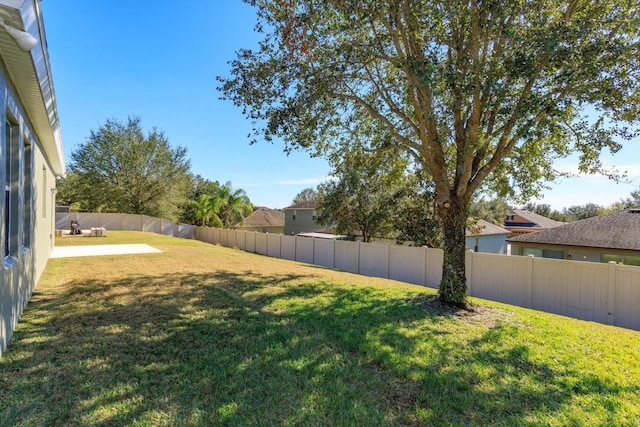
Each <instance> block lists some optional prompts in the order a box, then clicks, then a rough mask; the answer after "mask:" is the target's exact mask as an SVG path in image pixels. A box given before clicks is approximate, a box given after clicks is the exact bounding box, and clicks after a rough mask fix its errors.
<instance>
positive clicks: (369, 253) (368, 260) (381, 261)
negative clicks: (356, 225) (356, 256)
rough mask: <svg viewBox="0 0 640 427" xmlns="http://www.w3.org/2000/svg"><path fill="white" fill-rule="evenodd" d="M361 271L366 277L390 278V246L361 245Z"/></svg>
mask: <svg viewBox="0 0 640 427" xmlns="http://www.w3.org/2000/svg"><path fill="white" fill-rule="evenodd" d="M359 271H360V274H364V275H365V276H372V277H389V245H382V244H377V243H363V244H361V245H360V268H359Z"/></svg>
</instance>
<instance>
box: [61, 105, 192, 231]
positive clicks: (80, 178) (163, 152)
mask: <svg viewBox="0 0 640 427" xmlns="http://www.w3.org/2000/svg"><path fill="white" fill-rule="evenodd" d="M186 153H187V150H186V149H185V148H183V147H177V148H172V147H171V145H170V144H169V140H168V139H167V138H166V137H165V136H164V134H163V133H162V132H161V131H159V130H157V129H156V128H153V129H152V130H151V131H150V132H149V133H147V134H146V135H145V133H144V132H143V129H142V124H141V121H140V118H138V117H129V118H128V120H127V123H126V124H125V123H121V122H119V121H117V120H107V121H106V122H105V124H103V125H102V126H100V127H99V128H98V130H92V131H91V134H90V136H89V137H88V138H87V141H86V142H85V143H84V144H81V145H80V146H79V147H78V148H77V149H76V150H74V151H73V152H72V153H71V162H70V163H69V170H70V173H69V175H68V176H67V177H66V178H65V179H63V180H62V182H61V183H60V186H59V193H60V200H64V201H66V202H68V203H74V204H75V205H76V206H78V205H79V206H78V207H79V208H80V209H82V210H85V211H98V212H100V211H101V212H122V213H132V214H144V215H152V216H157V217H163V218H168V219H177V217H178V215H179V206H180V205H181V204H182V203H184V201H185V200H186V199H187V195H188V191H189V187H190V183H191V172H190V162H189V160H188V159H187V158H186Z"/></svg>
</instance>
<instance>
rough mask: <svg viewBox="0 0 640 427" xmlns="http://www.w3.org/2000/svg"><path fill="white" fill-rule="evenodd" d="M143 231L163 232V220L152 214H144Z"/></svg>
mask: <svg viewBox="0 0 640 427" xmlns="http://www.w3.org/2000/svg"><path fill="white" fill-rule="evenodd" d="M142 231H147V232H149V233H156V234H162V220H161V219H160V218H154V217H152V216H146V215H143V216H142Z"/></svg>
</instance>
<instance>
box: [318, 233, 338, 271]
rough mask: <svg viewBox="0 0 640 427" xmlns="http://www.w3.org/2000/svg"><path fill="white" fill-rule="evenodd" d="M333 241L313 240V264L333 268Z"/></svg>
mask: <svg viewBox="0 0 640 427" xmlns="http://www.w3.org/2000/svg"><path fill="white" fill-rule="evenodd" d="M334 249H335V240H333V239H315V244H314V246H313V260H314V261H313V263H314V264H316V265H321V266H323V267H328V268H333V266H334Z"/></svg>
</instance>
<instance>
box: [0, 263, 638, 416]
mask: <svg viewBox="0 0 640 427" xmlns="http://www.w3.org/2000/svg"><path fill="white" fill-rule="evenodd" d="M399 295H401V296H399ZM474 327H475V328H477V333H476V334H475V335H474V336H473V337H472V338H466V337H465V338H459V337H458V335H457V334H456V328H463V329H464V328H465V323H464V322H461V321H460V319H458V318H456V317H455V313H453V314H452V313H442V312H438V311H437V310H432V309H430V308H429V307H428V305H425V304H424V299H421V298H418V299H415V298H407V297H406V294H400V293H398V294H389V293H388V292H383V291H381V290H380V289H375V288H361V287H347V286H335V285H332V284H329V283H322V282H319V281H317V280H316V279H313V280H310V279H309V278H308V277H303V276H296V275H287V274H282V275H272V276H266V275H260V274H259V273H255V272H254V273H251V274H236V273H234V272H225V271H218V272H214V273H211V274H182V273H177V274H171V275H164V276H157V277H156V276H133V277H126V278H122V279H119V280H113V281H101V280H98V279H95V280H91V281H86V282H82V283H70V284H69V286H68V290H67V291H66V292H64V293H62V294H59V295H55V296H51V295H40V294H38V293H36V294H35V295H34V298H33V301H32V302H31V303H30V305H29V306H28V308H27V310H26V311H25V314H24V317H23V320H22V323H21V325H20V327H19V328H18V330H17V331H16V333H15V335H14V337H13V341H12V344H11V346H10V348H9V351H8V353H7V355H6V358H5V360H2V361H0V368H1V369H0V380H1V383H0V397H1V398H2V399H0V402H3V403H0V420H4V421H1V422H0V424H2V425H5V424H4V423H6V425H88V424H90V425H104V426H107V425H132V424H134V425H135V424H140V425H238V426H240V425H292V424H293V425H403V424H408V425H491V424H497V425H518V424H520V425H522V424H530V423H534V424H535V423H541V422H543V421H541V419H539V418H535V417H536V416H542V417H544V416H548V415H549V414H552V413H554V412H556V411H559V410H561V409H562V408H563V407H565V406H566V405H568V404H569V403H570V401H571V399H572V398H573V396H575V395H576V393H578V394H581V395H582V396H593V398H594V399H596V400H595V402H596V403H597V404H604V403H602V402H605V403H606V401H607V398H608V397H616V396H617V395H620V394H624V393H636V394H637V393H638V388H637V387H636V388H635V389H629V388H625V387H621V386H619V385H616V384H610V383H607V382H606V381H604V380H602V379H600V378H597V377H595V376H593V377H589V376H588V375H585V374H584V372H580V371H579V370H578V369H577V368H572V367H571V366H565V367H563V368H562V369H559V368H558V367H554V366H550V365H549V364H546V363H541V362H539V361H536V360H535V358H534V357H533V356H532V354H531V350H530V348H529V347H528V346H527V345H526V344H524V343H522V342H520V341H519V340H518V338H519V332H518V328H517V327H516V326H513V325H510V324H508V323H505V324H502V323H497V324H495V325H492V326H491V327H486V325H480V326H477V325H475V326H474ZM603 396H604V397H603ZM597 399H600V400H597ZM579 415H580V414H579V413H576V414H574V415H572V414H569V416H568V417H567V418H565V420H566V421H568V422H569V423H570V422H572V421H574V422H578V421H579V420H578V419H577V418H576V419H573V420H572V418H571V417H572V416H575V417H578V416H579ZM608 421H612V422H613V421H615V419H614V418H611V419H610V420H608Z"/></svg>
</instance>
